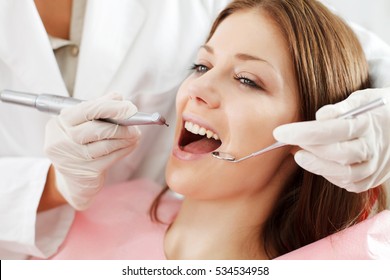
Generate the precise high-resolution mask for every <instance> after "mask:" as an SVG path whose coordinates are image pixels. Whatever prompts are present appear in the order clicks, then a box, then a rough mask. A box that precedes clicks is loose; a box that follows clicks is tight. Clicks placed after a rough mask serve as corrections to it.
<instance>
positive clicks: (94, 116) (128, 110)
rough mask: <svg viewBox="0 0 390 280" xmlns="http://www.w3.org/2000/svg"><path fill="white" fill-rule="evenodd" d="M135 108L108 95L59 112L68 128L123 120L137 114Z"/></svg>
mask: <svg viewBox="0 0 390 280" xmlns="http://www.w3.org/2000/svg"><path fill="white" fill-rule="evenodd" d="M137 111H138V110H137V107H136V106H135V105H134V104H133V103H132V102H131V101H129V100H123V99H122V97H121V96H120V95H118V94H108V95H105V96H103V97H100V98H98V99H95V100H90V101H84V102H81V103H80V104H77V105H76V106H74V107H71V108H65V109H63V110H62V111H61V114H60V118H61V119H62V121H63V122H65V123H66V124H67V125H68V126H76V125H79V124H81V123H84V122H87V121H91V120H98V119H107V118H111V119H124V118H129V117H131V116H133V115H134V114H135V113H137Z"/></svg>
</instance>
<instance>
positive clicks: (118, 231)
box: [51, 180, 181, 260]
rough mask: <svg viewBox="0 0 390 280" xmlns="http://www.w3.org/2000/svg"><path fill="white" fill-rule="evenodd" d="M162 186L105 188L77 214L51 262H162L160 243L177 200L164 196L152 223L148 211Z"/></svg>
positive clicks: (131, 184) (147, 183)
mask: <svg viewBox="0 0 390 280" xmlns="http://www.w3.org/2000/svg"><path fill="white" fill-rule="evenodd" d="M160 190H161V186H158V185H156V184H155V183H153V182H151V181H148V180H136V181H130V182H125V183H122V184H118V185H114V186H109V187H106V188H104V189H103V190H102V191H101V192H100V193H99V194H98V196H97V197H96V199H95V201H94V202H93V204H92V206H91V207H90V208H89V209H88V210H86V211H83V212H77V213H76V217H75V220H74V223H73V225H72V227H71V229H70V231H69V234H68V236H67V238H66V240H65V241H64V243H63V244H62V245H61V247H60V249H59V251H58V253H57V254H56V255H54V256H53V257H52V258H51V259H72V260H79V259H90V260H97V259H112V260H115V259H122V260H130V259H137V260H146V259H154V260H162V259H165V255H164V248H163V241H164V234H165V231H166V229H167V227H168V225H169V224H170V223H171V222H172V221H173V219H174V217H175V216H176V213H177V211H178V210H179V207H180V204H181V202H180V200H179V199H176V198H174V197H171V196H169V195H164V196H163V198H162V201H161V203H160V207H159V217H160V219H161V220H162V221H164V222H166V224H165V223H164V224H161V223H158V222H152V221H151V219H150V216H149V208H150V205H151V204H152V202H153V200H154V199H155V197H156V196H157V195H158V193H159V192H160Z"/></svg>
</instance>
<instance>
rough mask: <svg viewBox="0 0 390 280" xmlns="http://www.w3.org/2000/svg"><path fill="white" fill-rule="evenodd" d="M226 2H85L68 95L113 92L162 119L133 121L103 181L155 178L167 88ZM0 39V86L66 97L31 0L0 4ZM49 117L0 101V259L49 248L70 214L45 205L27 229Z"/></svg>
mask: <svg viewBox="0 0 390 280" xmlns="http://www.w3.org/2000/svg"><path fill="white" fill-rule="evenodd" d="M227 2H228V0H223V1H221V0H218V1H210V0H195V1H194V0H192V1H182V0H157V1H156V0H127V1H122V0H110V1H107V0H93V1H88V2H87V7H86V14H85V20H84V29H83V36H82V40H81V47H80V52H79V64H78V70H77V75H76V82H75V87H74V97H75V98H79V99H85V100H87V99H94V98H97V97H98V96H101V95H103V94H106V93H109V92H118V93H120V94H122V95H124V96H125V98H128V99H131V100H132V101H133V102H134V103H135V104H136V105H137V107H138V109H139V110H140V111H144V112H156V111H158V112H160V113H161V114H162V115H164V116H165V117H166V118H167V119H168V123H169V124H171V126H170V127H169V128H166V127H157V126H144V127H140V129H141V130H142V139H141V141H140V145H139V146H138V148H137V149H136V151H135V152H134V153H132V154H131V155H130V156H128V157H126V158H125V159H124V160H122V161H121V162H119V163H117V164H116V165H114V166H113V167H112V168H111V169H110V172H109V175H108V178H107V183H113V182H117V181H123V180H127V179H129V178H130V177H139V176H148V177H150V178H152V179H156V180H157V179H160V181H161V179H162V178H163V177H164V176H163V175H164V165H165V164H164V163H165V161H166V159H167V156H168V153H169V152H170V146H171V145H172V139H173V130H174V127H175V125H174V119H175V118H174V113H175V112H174V102H175V94H176V91H177V88H178V86H179V84H180V83H181V81H182V80H183V79H184V78H185V77H186V76H187V75H188V73H189V68H190V67H191V63H193V62H194V59H195V55H196V52H197V49H198V47H199V46H200V45H201V44H202V43H203V42H204V40H205V39H206V36H207V33H208V30H209V28H210V26H211V23H212V21H213V19H214V18H215V16H216V14H217V13H218V12H219V10H221V9H222V8H223V7H224V6H225V5H226V3H227ZM0 42H1V43H0V90H2V89H12V90H19V91H26V92H33V93H53V94H59V95H63V96H68V92H67V89H66V87H65V84H64V82H63V80H62V77H61V73H60V71H59V69H58V66H57V62H56V59H55V57H54V55H53V51H52V49H51V46H50V43H49V40H48V36H47V34H46V31H45V29H44V26H43V25H42V22H41V20H40V17H39V14H38V12H37V10H36V8H35V5H34V2H33V1H32V0H13V1H9V0H0ZM50 117H51V116H50V115H47V114H43V113H41V112H37V111H35V110H33V109H30V108H26V107H20V106H16V105H10V104H4V103H1V102H0V120H1V122H0V143H1V145H0V258H19V257H21V255H18V254H11V253H10V252H6V251H4V249H8V250H12V251H16V252H19V253H27V254H30V255H35V256H42V257H44V256H47V255H50V254H52V253H53V252H54V251H55V249H56V248H57V246H58V245H59V244H60V242H61V241H62V240H63V238H64V235H65V234H66V231H67V228H68V227H69V225H70V223H71V221H72V219H73V211H72V210H71V209H70V208H69V207H67V206H65V207H61V208H59V209H54V210H51V211H48V212H47V213H44V215H41V214H40V215H38V221H37V222H38V224H43V227H41V228H40V229H39V230H38V231H37V233H35V224H36V215H35V212H36V208H37V205H38V202H39V198H40V196H41V193H42V189H43V186H44V182H45V178H46V173H47V169H48V167H49V164H50V163H49V161H48V160H47V159H46V158H45V156H44V153H43V150H42V148H43V143H44V130H45V124H46V122H47V121H48V119H49V118H50ZM41 216H45V217H44V219H43V217H41ZM47 219H50V220H51V222H50V223H49V222H47ZM40 235H42V237H45V238H42V239H41V236H40ZM37 245H38V246H37ZM37 247H39V248H37ZM2 250H3V252H2Z"/></svg>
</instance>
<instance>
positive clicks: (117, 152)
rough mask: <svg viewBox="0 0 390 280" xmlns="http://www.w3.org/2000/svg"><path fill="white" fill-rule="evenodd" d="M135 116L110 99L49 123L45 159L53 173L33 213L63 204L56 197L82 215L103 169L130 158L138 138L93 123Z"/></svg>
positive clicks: (127, 105) (131, 130) (134, 131)
mask: <svg viewBox="0 0 390 280" xmlns="http://www.w3.org/2000/svg"><path fill="white" fill-rule="evenodd" d="M136 112H137V108H136V107H135V106H134V105H133V104H132V103H131V102H130V101H125V100H122V97H121V96H119V95H116V94H111V95H106V96H104V97H101V98H98V99H96V100H91V101H86V102H82V103H80V104H78V105H76V106H75V107H72V108H66V109H63V110H62V111H61V114H60V115H59V116H58V117H55V118H53V119H52V120H51V121H50V122H49V123H48V124H47V126H46V135H45V153H46V154H47V156H48V158H49V159H50V160H51V162H52V165H53V167H54V168H51V169H50V170H49V174H48V178H47V182H46V188H45V191H44V196H42V199H41V203H40V208H39V209H45V208H50V207H53V206H55V205H56V204H61V203H63V202H64V201H63V200H61V196H62V197H63V198H64V199H65V200H66V201H67V202H68V203H69V204H70V205H71V206H72V207H73V208H75V209H76V210H84V209H86V208H87V207H88V206H89V205H90V203H91V201H92V199H93V198H94V196H95V195H96V194H97V193H98V192H99V190H100V189H101V188H102V186H103V184H104V179H105V174H106V171H107V169H108V168H109V167H110V166H111V165H112V164H113V163H115V162H116V161H118V160H120V159H121V158H123V157H124V156H126V155H127V154H129V153H130V152H132V151H133V149H134V148H135V147H136V145H137V143H138V139H139V137H140V133H139V130H138V128H137V127H134V126H120V125H115V124H111V123H107V122H101V121H98V119H104V118H112V119H122V118H128V117H131V116H132V115H134V114H135V113H136ZM53 187H55V188H56V189H57V190H58V192H59V194H60V196H58V193H56V191H55V189H54V190H53ZM45 192H46V193H45ZM45 195H47V196H45ZM48 201H51V203H52V204H47V202H48Z"/></svg>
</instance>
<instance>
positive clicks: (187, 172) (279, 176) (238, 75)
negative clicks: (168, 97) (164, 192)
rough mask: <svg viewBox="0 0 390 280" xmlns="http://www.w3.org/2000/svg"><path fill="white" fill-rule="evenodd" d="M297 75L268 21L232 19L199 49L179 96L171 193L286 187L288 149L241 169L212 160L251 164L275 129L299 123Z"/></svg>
mask: <svg viewBox="0 0 390 280" xmlns="http://www.w3.org/2000/svg"><path fill="white" fill-rule="evenodd" d="M293 73H294V72H293V65H292V61H291V59H290V58H289V54H288V46H287V45H286V42H285V41H284V39H283V37H282V34H281V32H280V31H279V29H278V28H277V27H276V26H275V25H274V22H273V21H271V20H270V19H269V18H268V16H266V14H265V13H263V12H259V11H252V10H251V11H242V12H238V13H235V14H232V15H230V16H229V17H227V18H226V19H225V20H224V21H223V22H222V23H221V24H220V25H219V27H218V28H217V30H216V32H215V33H214V35H213V36H212V38H211V39H210V40H209V41H208V42H207V43H206V44H205V45H204V46H202V47H201V48H200V49H199V52H198V55H197V58H196V61H195V64H194V70H193V73H192V74H191V75H190V76H189V77H188V78H187V79H186V80H185V81H184V82H183V84H182V85H181V87H180V89H179V91H178V95H177V98H176V108H177V127H176V131H175V138H174V146H173V151H172V154H171V156H170V159H169V161H168V165H167V169H166V178H167V183H168V185H169V186H170V187H171V189H173V190H174V191H176V192H178V193H181V194H183V195H185V196H188V197H194V198H198V199H216V198H223V197H224V198H228V197H237V195H253V193H254V192H259V191H262V190H263V189H264V188H266V187H267V186H269V185H275V184H277V185H282V182H283V181H285V180H286V178H285V177H286V176H290V174H289V173H288V170H289V169H291V168H294V170H295V164H294V163H293V161H292V160H291V154H290V152H291V147H284V148H280V149H277V150H274V151H271V152H268V153H266V154H263V155H260V156H257V157H254V158H251V159H249V160H245V161H242V162H240V163H231V162H227V161H222V160H218V159H216V158H214V157H213V156H211V154H210V153H211V152H212V151H214V150H218V151H223V152H228V153H230V154H232V155H234V156H236V157H237V158H240V157H243V156H246V155H248V154H250V153H253V152H255V151H257V150H260V149H262V148H264V147H266V146H268V145H270V144H272V143H273V142H274V141H275V140H274V138H273V136H272V131H273V129H274V128H276V127H277V126H279V125H281V124H284V123H289V122H293V121H297V120H299V113H298V94H297V85H296V80H295V77H294V74H293ZM199 134H200V135H199ZM202 135H204V136H202ZM287 162H288V163H287ZM291 165H294V167H291Z"/></svg>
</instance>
